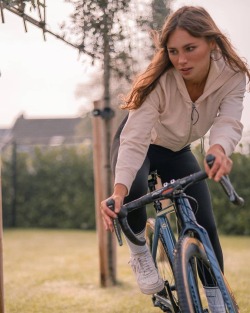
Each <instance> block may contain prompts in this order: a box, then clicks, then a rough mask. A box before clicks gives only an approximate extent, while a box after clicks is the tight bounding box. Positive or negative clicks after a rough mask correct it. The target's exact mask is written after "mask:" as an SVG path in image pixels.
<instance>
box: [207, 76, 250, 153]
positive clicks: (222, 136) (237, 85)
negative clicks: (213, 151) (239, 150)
mask: <svg viewBox="0 0 250 313" xmlns="http://www.w3.org/2000/svg"><path fill="white" fill-rule="evenodd" d="M235 76H236V77H235ZM235 76H234V77H233V78H232V79H233V80H234V82H233V81H232V79H231V81H229V82H227V83H228V84H231V85H232V86H233V85H234V87H232V88H231V91H230V92H229V93H228V94H227V95H226V96H225V97H224V98H223V100H222V102H221V104H220V107H219V112H218V114H217V117H216V118H215V120H214V124H213V126H212V128H211V130H210V136H209V145H210V146H212V145H214V144H220V145H221V146H222V147H223V148H224V150H225V153H226V155H228V156H229V155H231V154H232V153H233V151H234V149H235V147H236V145H237V144H238V142H239V141H240V139H241V136H242V130H243V125H242V123H241V122H240V120H241V115H242V110H243V99H244V94H245V91H246V77H245V75H244V74H242V73H238V74H236V75H235Z"/></svg>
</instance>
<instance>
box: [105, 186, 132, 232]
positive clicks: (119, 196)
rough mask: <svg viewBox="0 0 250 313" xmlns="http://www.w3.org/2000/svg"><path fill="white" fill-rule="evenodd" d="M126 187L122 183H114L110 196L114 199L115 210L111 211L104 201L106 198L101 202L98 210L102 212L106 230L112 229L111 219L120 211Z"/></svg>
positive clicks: (126, 191)
mask: <svg viewBox="0 0 250 313" xmlns="http://www.w3.org/2000/svg"><path fill="white" fill-rule="evenodd" d="M127 193H128V190H127V187H126V186H125V185H123V184H116V185H115V188H114V192H113V195H112V196H111V197H110V198H112V199H113V200H114V201H115V211H114V212H113V211H112V210H110V208H109V207H108V206H107V204H106V202H107V200H108V199H110V198H108V199H106V200H103V201H102V202H101V206H100V210H101V214H102V219H103V224H104V227H105V229H106V230H110V231H111V232H113V231H114V226H113V219H114V218H117V214H118V213H119V212H120V209H121V206H122V205H123V200H124V198H125V196H126V195H127Z"/></svg>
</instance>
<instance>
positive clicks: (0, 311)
mask: <svg viewBox="0 0 250 313" xmlns="http://www.w3.org/2000/svg"><path fill="white" fill-rule="evenodd" d="M1 168H2V164H1V158H0V313H4V284H3V217H2V173H1Z"/></svg>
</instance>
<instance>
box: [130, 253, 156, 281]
mask: <svg viewBox="0 0 250 313" xmlns="http://www.w3.org/2000/svg"><path fill="white" fill-rule="evenodd" d="M129 263H130V264H131V266H132V267H133V268H134V270H135V272H137V273H144V274H145V275H146V276H147V275H150V274H151V272H152V264H151V263H150V260H149V258H148V256H147V255H145V254H143V255H141V256H136V257H135V256H134V257H133V258H132V259H131V261H130V262H129Z"/></svg>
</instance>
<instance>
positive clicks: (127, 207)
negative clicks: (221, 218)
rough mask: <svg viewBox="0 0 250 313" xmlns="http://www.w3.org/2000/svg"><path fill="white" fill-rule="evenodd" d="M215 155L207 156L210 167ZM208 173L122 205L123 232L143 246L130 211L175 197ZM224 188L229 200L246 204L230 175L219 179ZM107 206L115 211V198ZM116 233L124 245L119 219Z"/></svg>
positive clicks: (120, 242) (115, 220) (185, 178)
mask: <svg viewBox="0 0 250 313" xmlns="http://www.w3.org/2000/svg"><path fill="white" fill-rule="evenodd" d="M214 160H215V157H214V156H213V155H207V156H206V162H207V163H208V165H209V166H210V167H212V165H213V162H214ZM207 177H208V176H207V173H206V172H205V171H203V170H201V171H199V172H196V173H194V174H191V175H189V176H186V177H183V178H180V179H177V180H175V181H171V182H170V183H166V184H164V186H163V187H162V188H159V189H157V190H155V191H152V192H150V193H148V194H146V195H144V196H142V197H140V198H138V199H136V200H134V201H131V202H129V203H126V204H124V205H123V206H122V207H121V210H120V212H119V213H118V221H119V224H120V226H121V229H122V231H123V233H124V234H125V235H126V237H127V238H128V239H129V240H130V241H131V242H133V243H134V244H136V245H139V246H143V245H144V244H145V240H140V239H138V238H137V237H136V236H135V234H134V233H133V231H132V230H131V228H130V227H129V224H128V220H127V215H128V213H129V212H131V211H133V210H136V209H138V208H140V207H142V206H144V205H147V204H149V203H152V202H153V201H155V200H163V199H170V198H172V197H173V195H174V193H175V191H176V190H183V189H184V188H185V187H187V186H189V185H193V184H195V183H197V182H199V181H201V180H204V179H206V178H207ZM219 183H220V184H221V186H222V187H223V190H224V191H225V193H226V195H227V196H228V198H229V200H230V201H231V202H232V203H233V204H235V205H238V206H243V205H244V199H243V198H241V197H240V196H239V195H238V194H237V193H236V191H235V189H234V187H233V185H232V183H231V181H230V179H229V176H228V175H225V176H223V177H222V178H221V180H220V181H219ZM107 206H108V207H109V208H110V209H111V210H113V211H114V200H113V199H109V200H108V201H107ZM113 224H114V229H115V233H116V236H117V239H118V242H119V244H120V245H122V239H121V235H120V232H119V225H118V223H117V219H114V220H113Z"/></svg>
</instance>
